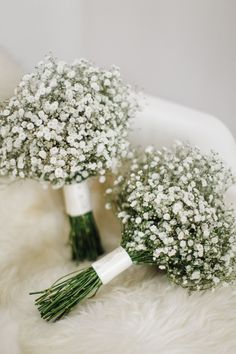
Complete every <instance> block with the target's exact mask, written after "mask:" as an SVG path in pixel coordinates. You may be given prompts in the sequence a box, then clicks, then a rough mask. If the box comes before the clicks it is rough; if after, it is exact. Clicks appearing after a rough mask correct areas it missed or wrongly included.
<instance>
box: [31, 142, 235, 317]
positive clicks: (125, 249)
mask: <svg viewBox="0 0 236 354" xmlns="http://www.w3.org/2000/svg"><path fill="white" fill-rule="evenodd" d="M233 182H234V178H233V176H232V174H231V172H230V170H229V169H227V168H226V167H225V166H224V164H223V163H222V162H221V161H220V160H219V157H218V156H217V154H214V153H211V154H209V155H203V154H202V153H200V151H199V150H198V149H197V148H192V147H190V146H188V145H181V144H180V145H177V146H175V147H173V148H172V149H171V150H168V149H162V150H161V151H156V150H154V149H153V148H151V147H150V148H147V149H146V151H145V152H144V153H143V154H142V155H141V156H140V157H132V158H131V159H130V160H129V164H128V168H127V166H126V169H125V173H123V174H122V175H119V176H117V178H116V180H115V183H114V187H113V188H112V189H109V190H108V191H107V193H108V194H110V193H111V194H112V195H113V200H115V202H116V204H117V208H118V217H119V218H120V219H121V221H122V224H123V231H122V241H121V246H120V247H118V248H117V249H116V250H115V251H113V252H111V253H110V254H108V255H107V256H105V257H103V258H102V259H100V260H98V261H96V262H95V263H93V264H92V265H91V267H89V268H88V269H86V270H79V271H77V272H75V273H74V274H73V275H68V276H66V277H64V279H61V280H59V281H57V282H56V283H54V284H53V285H52V286H51V287H50V288H49V289H46V290H44V291H40V292H37V294H41V295H40V297H39V298H38V299H36V305H37V306H38V308H39V311H40V313H41V316H42V317H43V318H44V319H46V320H57V319H59V318H60V317H62V316H63V315H65V314H66V313H68V312H69V311H70V310H71V308H72V307H73V306H74V305H76V304H77V303H79V302H80V301H82V300H83V299H85V298H88V297H91V296H93V295H94V294H95V293H96V292H97V290H98V289H99V288H100V286H101V285H102V284H106V283H107V282H109V281H110V280H111V279H112V278H114V277H115V276H116V275H117V274H119V273H120V272H122V271H123V270H125V269H126V268H128V267H129V266H130V265H131V264H133V263H134V264H151V265H157V266H158V267H159V268H160V269H162V270H164V271H165V272H166V274H167V276H168V277H169V279H170V280H171V281H172V282H174V283H176V284H178V285H181V286H182V287H185V288H187V289H189V290H192V291H193V290H206V289H211V288H215V287H216V286H218V285H219V284H227V283H230V282H232V280H233V279H234V277H235V272H234V266H235V251H236V226H235V215H234V212H233V210H231V209H229V208H228V207H227V206H226V205H225V202H224V193H225V191H226V190H227V189H228V187H229V186H230V185H231V184H232V183H233ZM109 206H110V204H108V207H109Z"/></svg>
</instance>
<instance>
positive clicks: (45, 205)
mask: <svg viewBox="0 0 236 354" xmlns="http://www.w3.org/2000/svg"><path fill="white" fill-rule="evenodd" d="M0 74H1V73H0ZM104 188H105V186H98V185H97V183H96V181H94V182H93V183H92V191H93V203H94V207H95V211H96V213H95V214H96V219H97V222H98V226H99V228H100V231H101V234H102V240H103V244H104V247H105V249H106V251H109V250H111V249H113V248H114V247H115V246H116V245H118V243H119V237H120V232H119V225H118V224H117V221H116V219H115V217H114V216H113V215H111V214H110V213H109V212H107V211H105V210H104V207H103V190H104ZM67 235H68V222H67V219H66V217H65V216H64V207H63V200H62V194H61V192H60V191H52V190H51V189H48V190H43V189H42V187H41V186H40V185H39V184H38V183H36V182H31V181H27V182H17V183H13V184H11V185H9V186H7V187H5V188H1V190H0V353H1V354H17V353H19V354H66V353H69V354H95V353H97V354H99V353H100V354H144V353H145V354H146V353H148V354H177V353H178V354H198V353H199V354H213V353H214V354H224V353H225V354H235V353H236V336H235V329H236V290H235V288H232V287H230V288H225V289H221V290H217V291H215V292H206V293H196V294H193V295H191V296H189V295H188V294H187V293H186V291H185V290H183V289H181V288H178V287H177V286H174V285H171V284H170V283H169V282H168V281H167V279H166V278H165V276H164V274H161V273H158V272H157V271H156V269H155V268H151V267H148V266H147V267H145V266H133V267H132V268H131V269H129V270H128V271H127V272H125V273H124V274H122V275H120V276H119V277H117V279H115V280H114V281H113V282H112V283H110V284H109V285H106V286H104V287H103V288H102V289H101V291H99V293H98V294H97V296H96V297H95V298H93V299H92V300H89V301H87V302H85V303H84V304H81V305H80V306H77V307H76V308H75V309H74V311H73V312H72V313H71V314H70V315H69V316H67V317H66V318H65V319H63V320H61V321H59V322H56V323H47V322H44V321H43V320H42V319H41V318H40V316H39V313H38V311H37V309H36V308H35V307H34V297H32V296H29V295H28V293H29V291H31V290H37V289H41V288H44V287H47V286H48V285H50V284H51V283H52V282H53V281H54V280H55V279H57V278H58V277H60V276H61V275H64V274H65V273H66V272H69V271H72V270H73V269H74V268H75V265H74V264H72V263H71V262H70V252H69V249H68V247H67V245H66V241H67Z"/></svg>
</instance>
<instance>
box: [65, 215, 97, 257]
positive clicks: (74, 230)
mask: <svg viewBox="0 0 236 354" xmlns="http://www.w3.org/2000/svg"><path fill="white" fill-rule="evenodd" d="M69 221H70V228H71V229H70V235H69V240H70V244H71V248H72V259H73V260H75V261H78V262H80V261H84V260H85V259H87V260H90V261H93V260H96V259H97V257H98V256H99V255H101V254H103V248H102V245H101V241H100V236H99V233H98V229H97V226H96V223H95V220H94V217H93V213H92V212H91V211H90V212H88V213H86V214H84V215H80V216H70V215H69Z"/></svg>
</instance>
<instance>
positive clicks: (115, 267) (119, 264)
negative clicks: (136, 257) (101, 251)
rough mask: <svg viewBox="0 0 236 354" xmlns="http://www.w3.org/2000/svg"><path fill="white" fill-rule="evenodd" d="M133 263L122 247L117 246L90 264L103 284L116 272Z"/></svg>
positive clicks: (114, 275) (116, 273)
mask: <svg viewBox="0 0 236 354" xmlns="http://www.w3.org/2000/svg"><path fill="white" fill-rule="evenodd" d="M132 264H133V262H132V260H131V258H130V256H129V255H128V253H127V252H126V251H125V249H124V248H123V247H121V246H120V247H118V248H116V249H115V250H114V251H112V252H110V253H108V254H107V255H106V256H104V257H102V258H101V259H99V260H98V261H96V262H94V263H93V264H92V267H93V269H94V270H95V272H96V273H97V275H98V276H99V278H100V279H101V281H102V283H103V284H107V283H109V282H110V281H111V280H112V279H113V278H115V277H116V276H117V275H118V274H120V273H122V272H123V271H124V270H125V269H127V268H129V267H130V266H131V265H132Z"/></svg>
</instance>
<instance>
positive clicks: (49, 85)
mask: <svg viewBox="0 0 236 354" xmlns="http://www.w3.org/2000/svg"><path fill="white" fill-rule="evenodd" d="M136 108H137V104H136V101H135V98H134V95H133V93H132V91H131V89H130V87H129V86H127V85H126V84H124V82H123V81H122V79H121V78H120V72H119V70H118V69H117V68H116V67H112V69H111V70H109V71H108V70H104V69H100V68H98V67H94V66H93V65H92V64H91V63H89V62H88V61H86V60H79V61H75V62H74V63H73V64H71V65H69V64H67V63H65V62H61V61H57V59H55V58H54V57H51V56H49V57H46V58H45V60H44V61H41V62H40V63H39V64H38V66H37V67H36V69H35V70H34V71H33V72H32V73H30V74H27V75H25V76H24V77H23V79H22V81H21V82H20V84H19V86H18V87H17V88H16V90H15V95H14V96H13V97H12V98H11V99H10V101H9V102H8V103H7V105H5V107H4V109H2V110H1V112H0V123H1V126H0V174H1V175H8V176H11V177H13V178H31V179H36V180H38V181H40V182H42V183H46V184H50V185H51V186H52V187H54V188H60V187H63V189H64V196H65V202H66V209H67V213H68V215H69V220H70V225H71V231H70V242H71V245H72V254H73V258H74V259H76V260H83V259H85V258H88V259H96V257H97V255H99V254H101V253H102V247H101V243H100V239H99V235H98V231H97V228H96V225H95V221H94V217H93V214H92V211H91V210H92V208H91V204H90V197H89V189H88V184H87V181H88V179H89V178H90V177H91V176H99V180H100V181H101V182H103V181H104V180H105V173H106V171H107V170H111V169H112V168H113V167H115V166H116V164H117V161H118V160H120V159H121V158H123V157H124V156H125V155H126V153H127V150H128V145H129V144H128V141H127V134H128V128H129V124H130V118H131V117H132V116H133V114H134V112H135V110H136Z"/></svg>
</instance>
